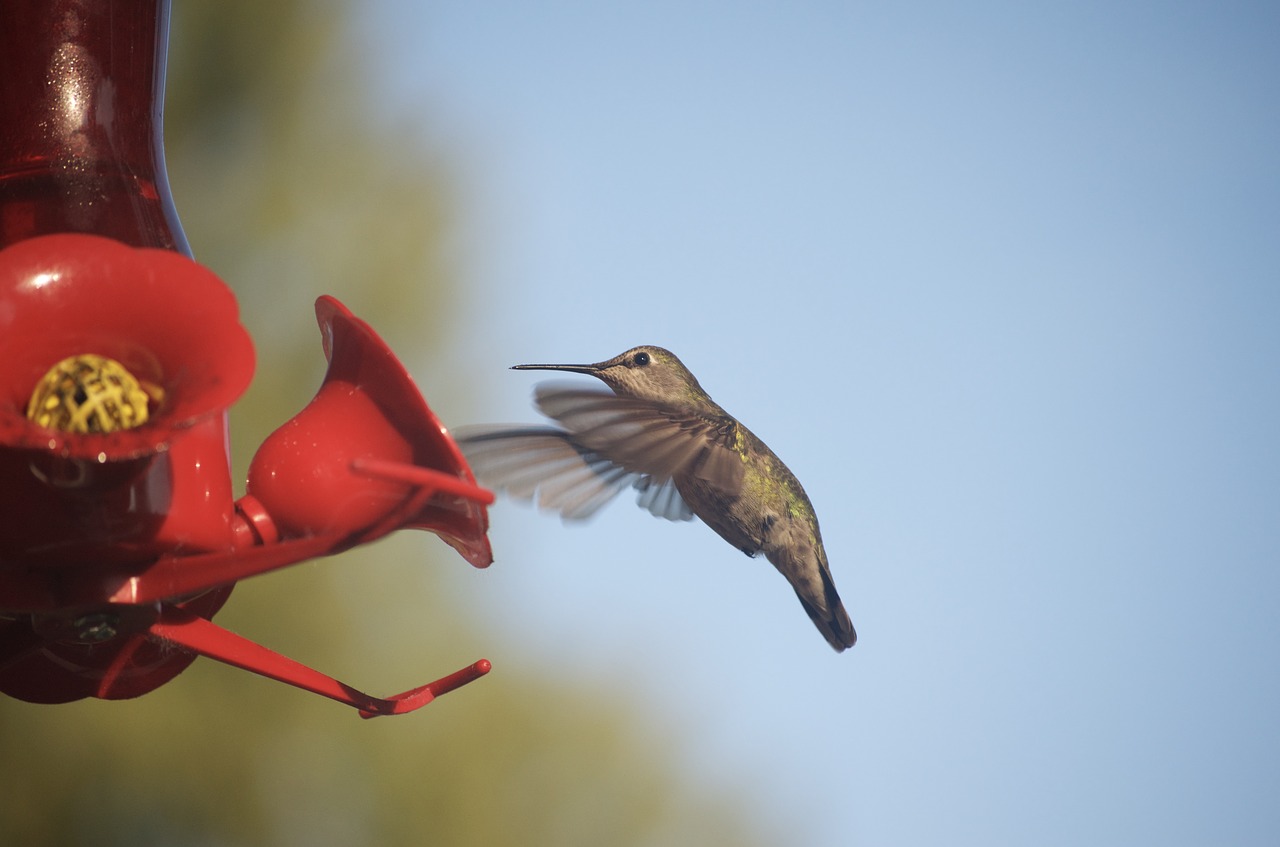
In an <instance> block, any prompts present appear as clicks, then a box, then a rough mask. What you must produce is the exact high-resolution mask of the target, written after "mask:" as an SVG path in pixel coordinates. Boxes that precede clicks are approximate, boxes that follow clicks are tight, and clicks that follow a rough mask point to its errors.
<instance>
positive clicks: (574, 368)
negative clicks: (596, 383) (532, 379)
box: [511, 365, 600, 374]
mask: <svg viewBox="0 0 1280 847" xmlns="http://www.w3.org/2000/svg"><path fill="white" fill-rule="evenodd" d="M511 370H513V371H571V372H573V373H576V374H595V373H596V372H598V371H599V370H600V366H599V365H512V366H511Z"/></svg>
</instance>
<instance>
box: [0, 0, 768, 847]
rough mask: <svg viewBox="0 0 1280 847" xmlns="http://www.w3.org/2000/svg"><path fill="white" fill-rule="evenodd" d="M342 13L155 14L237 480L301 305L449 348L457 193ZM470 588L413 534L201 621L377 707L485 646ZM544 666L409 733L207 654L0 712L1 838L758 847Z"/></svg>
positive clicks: (311, 347) (257, 590)
mask: <svg viewBox="0 0 1280 847" xmlns="http://www.w3.org/2000/svg"><path fill="white" fill-rule="evenodd" d="M355 8H356V4H354V3H351V4H346V3H338V2H325V1H324V0H281V1H280V2H275V3H268V4H262V3H255V2H251V0H236V2H220V1H219V0H177V2H176V3H175V8H174V10H173V18H172V33H171V41H170V51H169V73H168V93H167V98H166V140H167V144H166V147H167V151H168V167H169V174H170V178H171V181H172V184H173V190H174V195H175V198H176V201H177V204H178V209H179V212H180V214H181V217H182V220H183V224H184V227H185V229H186V232H187V236H188V238H189V239H190V242H191V244H192V247H193V249H194V251H195V253H196V256H197V258H198V259H199V260H200V261H202V262H203V263H205V264H207V265H209V266H210V267H212V268H213V269H214V270H215V271H217V272H218V273H219V274H220V275H221V276H222V278H223V279H225V280H226V281H227V282H228V283H229V284H231V286H232V287H233V288H235V290H236V292H237V295H238V296H239V298H240V303H241V310H242V319H243V321H244V323H245V325H246V326H247V327H248V329H249V331H250V333H251V334H252V335H253V338H254V341H255V344H256V347H257V351H258V369H257V373H256V376H255V378H254V382H253V385H252V387H251V388H250V390H249V392H248V393H247V394H246V396H245V397H244V398H243V399H242V400H241V401H240V402H239V403H238V404H237V405H236V406H235V408H234V409H233V410H232V425H231V429H232V433H233V444H232V455H233V459H234V467H235V475H236V478H237V479H239V480H243V478H244V473H245V468H246V466H247V463H248V460H249V459H250V458H251V456H252V454H253V451H254V449H255V448H256V446H257V445H258V444H259V443H261V441H262V439H263V438H264V437H265V436H266V435H267V434H269V433H270V432H271V431H272V430H273V429H275V427H277V426H279V425H280V424H281V423H283V422H284V421H285V420H287V419H288V418H289V417H291V416H292V415H293V414H295V413H296V412H297V411H298V410H299V409H301V408H302V406H304V405H305V404H306V403H307V402H308V401H309V400H310V398H311V396H312V395H313V394H314V392H315V390H316V388H317V387H318V386H319V383H320V379H321V377H322V375H323V372H324V357H323V354H322V351H321V347H320V338H319V333H318V331H317V330H316V325H315V321H314V315H313V313H312V311H311V309H312V303H313V301H314V299H315V297H316V296H318V295H319V294H323V293H331V294H334V295H336V296H337V297H339V299H341V300H343V301H344V302H345V303H346V304H347V305H348V306H349V307H350V308H351V309H352V310H353V311H354V312H355V313H356V314H357V315H359V316H360V317H362V318H364V319H366V320H368V321H369V322H370V323H371V324H372V325H373V326H375V327H377V328H378V330H379V331H380V333H381V334H382V335H383V336H384V338H386V339H387V341H388V342H389V343H390V345H391V346H392V348H393V349H395V350H396V351H397V353H398V354H400V356H401V358H402V359H403V360H404V361H405V362H406V363H408V364H409V365H410V369H411V370H414V367H413V364H414V363H415V362H421V361H424V360H426V359H428V358H432V357H434V358H435V359H436V360H443V359H444V358H445V357H447V356H448V350H449V347H450V339H451V337H454V336H451V332H457V331H458V330H451V329H450V321H449V320H448V318H449V317H450V315H451V313H452V312H453V311H454V310H455V308H456V305H457V302H458V292H459V288H460V286H462V285H464V284H465V280H464V277H463V274H462V273H460V272H459V271H458V269H455V268H453V267H451V266H450V263H449V260H448V258H447V255H448V251H447V248H446V239H447V235H448V232H449V228H450V227H451V226H453V224H454V222H453V221H452V219H451V214H450V210H451V208H453V207H454V205H455V202H454V201H455V197H456V196H457V195H456V192H458V191H460V190H461V188H460V187H459V186H457V185H454V184H451V182H450V179H449V175H448V161H447V158H448V156H447V154H441V153H438V152H433V151H431V149H430V147H429V145H427V144H426V143H425V142H424V141H423V139H422V138H421V137H420V136H419V134H418V133H416V132H415V125H418V126H419V127H420V124H417V121H416V120H406V121H405V122H404V125H395V126H388V125H386V120H385V119H382V120H381V122H380V119H379V118H378V117H377V116H376V115H374V114H372V113H371V111H370V110H369V109H368V108H367V107H366V106H365V96H364V94H363V92H365V91H366V90H367V87H368V86H369V85H371V84H373V83H372V82H371V81H370V80H369V79H366V78H364V77H363V76H362V74H361V71H360V69H361V67H362V62H361V56H362V52H361V51H362V50H367V49H370V47H369V45H360V44H358V43H356V42H355V41H354V39H353V37H352V36H351V34H350V32H351V30H350V29H349V28H348V27H347V26H346V24H347V23H348V22H349V20H350V16H351V15H353V14H355V11H354V10H355ZM437 372H438V373H441V374H444V373H448V372H449V371H447V370H446V369H443V368H441V369H439V370H438V371H437ZM453 373H454V374H455V375H454V376H452V377H450V379H452V382H450V383H448V384H431V385H426V384H422V386H421V387H422V388H423V391H424V394H425V395H426V396H427V398H428V400H429V401H430V402H431V403H432V405H433V406H434V407H436V409H437V411H440V409H441V408H442V407H446V408H449V409H451V410H454V411H455V412H456V411H457V410H459V409H461V410H463V411H465V410H466V409H467V408H468V401H467V392H468V386H467V384H466V381H465V380H466V378H465V375H464V374H463V373H461V372H458V371H454V372H453ZM420 384H421V380H420ZM446 420H448V417H447V416H446ZM504 558H505V559H506V560H508V561H510V560H511V559H518V557H513V556H509V555H508V556H507V557H504ZM524 564H526V565H529V566H534V565H536V563H533V562H527V563H524ZM484 576H485V572H482V571H475V570H473V569H471V568H470V567H469V566H467V565H466V564H465V563H464V562H463V561H462V560H461V559H460V558H459V557H458V556H456V555H455V554H454V553H453V552H452V551H451V550H449V549H448V548H447V547H445V545H444V544H443V543H441V542H439V541H438V540H436V539H435V538H433V537H431V536H428V535H424V534H417V533H414V534H410V533H401V534H399V535H397V536H395V537H393V538H391V539H388V540H385V541H383V542H381V543H379V544H377V545H374V547H373V548H372V549H369V550H357V551H352V552H349V553H345V554H343V555H341V556H338V557H335V558H332V559H326V560H321V561H319V562H314V563H307V564H303V565H300V566H297V567H295V568H292V569H289V570H286V571H284V572H280V573H276V574H272V575H268V576H265V577H260V578H257V579H254V580H250V581H248V582H245V583H242V584H241V585H240V586H239V587H238V588H237V589H236V591H235V593H234V594H233V595H232V597H231V600H230V601H229V603H228V605H227V607H226V608H225V609H224V610H223V611H222V612H221V613H220V614H219V616H218V619H217V620H218V622H219V623H220V624H222V625H224V626H227V627H228V628H230V629H232V630H235V631H237V632H240V633H243V634H244V635H246V636H248V637H250V638H253V639H255V640H257V641H260V642H261V643H263V644H265V645H267V646H269V647H271V648H273V649H276V650H279V651H281V652H283V653H285V654H287V655H290V656H293V657H295V658H297V659H299V660H301V661H303V662H306V663H308V664H311V665H313V666H315V667H317V668H319V669H321V670H324V671H325V672H327V673H331V674H333V675H335V676H337V677H338V678H340V679H343V680H345V681H348V682H350V683H352V684H353V685H356V686H358V687H361V688H364V689H365V690H368V691H370V692H371V693H375V694H390V693H393V692H396V691H400V690H403V689H405V688H408V687H411V686H412V685H417V684H420V683H422V682H425V681H427V680H429V679H434V678H435V677H437V676H440V675H442V674H444V673H447V672H450V671H453V670H455V669H457V668H459V667H462V666H463V665H466V664H469V663H470V662H472V661H474V660H475V659H476V658H479V657H481V656H486V655H489V656H491V657H492V656H493V654H495V653H500V652H501V648H502V644H501V642H500V641H499V640H498V639H497V638H496V637H495V636H494V635H493V634H492V633H491V632H488V631H487V630H488V629H489V627H488V623H487V621H486V614H487V613H488V612H490V611H492V610H488V609H486V608H485V606H484V592H483V589H484V586H483V581H484ZM495 614H496V613H495ZM587 635H588V634H587V633H584V637H586V636H587ZM508 637H509V636H508ZM571 671H572V669H569V668H555V667H516V666H513V665H512V664H504V663H502V661H501V660H500V659H497V660H496V661H495V671H494V673H492V674H490V675H489V676H488V677H486V678H485V679H483V680H481V681H479V682H477V683H475V684H473V685H472V686H470V687H467V688H464V689H461V690H459V691H457V692H455V693H453V694H451V695H449V696H447V697H445V698H442V699H441V700H440V701H438V702H436V703H433V704H432V705H430V706H428V707H427V708H426V709H425V710H423V711H421V712H418V713H417V714H415V715H412V716H408V717H402V718H383V719H380V720H376V721H369V722H366V721H362V720H360V719H359V718H358V717H357V716H356V715H355V713H354V712H353V711H351V710H349V709H347V708H346V707H343V706H340V705H337V704H334V703H331V702H329V701H327V700H324V699H321V698H318V697H315V696H313V695H310V694H306V693H303V692H300V691H297V690H294V689H290V688H286V687H284V686H281V685H278V684H275V683H271V682H268V681H266V680H263V679H260V678H257V677H254V676H251V675H249V674H246V673H243V672H240V671H237V670H234V669H231V668H228V667H225V666H223V665H220V664H218V663H216V662H212V661H209V660H200V661H198V662H196V664H195V665H193V666H192V667H191V668H190V669H189V670H188V671H187V672H186V673H184V674H183V675H182V676H180V677H179V678H178V679H176V680H175V681H173V682H172V683H170V684H168V685H167V686H164V687H162V688H160V689H159V690H157V691H155V692H153V693H151V694H149V695H147V696H145V697H142V698H140V699H138V700H133V701H123V702H103V701H97V700H86V701H81V702H79V703H73V704H68V705H65V706H34V705H29V704H26V703H20V702H17V701H14V700H10V699H7V698H6V699H0V759H2V760H3V762H4V777H3V790H0V843H4V844H88V843H92V844H94V845H99V847H106V845H114V844H122V845H123V844H128V845H148V844H157V845H158V844H163V845H185V844H190V845H238V844H278V845H289V844H299V845H302V844H305V845H316V844H368V843H382V844H399V843H414V844H450V845H468V844H476V845H481V844H483V845H494V844H521V845H538V844H548V845H552V844H554V845H560V847H564V845H575V844H582V845H601V844H610V845H626V844H637V845H658V844H662V845H678V844H744V845H745V844H759V843H765V842H768V841H770V840H777V839H776V838H773V839H771V838H770V837H769V834H761V832H760V831H759V826H760V822H759V815H756V814H753V813H752V812H750V811H749V810H748V809H747V808H746V807H747V802H748V801H747V799H746V798H745V797H743V796H741V792H740V790H739V789H737V788H735V787H717V786H710V785H706V784H702V783H700V782H698V781H697V779H696V777H695V776H694V775H693V774H691V773H690V772H688V771H687V770H683V769H682V765H683V763H682V762H681V760H680V756H679V748H680V737H679V735H678V733H674V732H673V731H672V730H670V729H669V728H668V727H665V726H664V725H663V722H662V721H661V719H660V718H659V717H653V716H650V715H642V714H640V712H639V709H638V707H637V706H635V705H633V704H631V703H629V702H628V694H629V693H630V692H627V691H626V690H619V689H615V688H613V687H611V686H606V685H604V684H601V683H600V682H598V681H597V682H588V681H586V680H582V679H578V680H575V679H574V678H573V676H572V675H571Z"/></svg>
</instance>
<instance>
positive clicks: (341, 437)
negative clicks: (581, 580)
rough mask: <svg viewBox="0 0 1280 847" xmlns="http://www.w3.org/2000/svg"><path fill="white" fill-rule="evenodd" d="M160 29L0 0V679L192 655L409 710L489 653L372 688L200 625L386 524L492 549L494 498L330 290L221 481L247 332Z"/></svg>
mask: <svg viewBox="0 0 1280 847" xmlns="http://www.w3.org/2000/svg"><path fill="white" fill-rule="evenodd" d="M167 31H168V4H167V2H164V0H116V2H113V3H100V2H88V1H87V0H60V1H59V2H50V0H13V2H6V3H5V4H4V5H3V7H0V248H3V249H0V692H3V693H5V694H8V695H10V696H12V697H16V698H19V699H22V700H27V701H30V702H35V703H61V702H67V701H71V700H77V699H82V698H85V697H98V698H102V699H122V698H129V697H137V696H139V695H142V694H145V693H147V692H149V691H152V690H154V689H155V688H157V687H159V686H161V685H163V684H164V683H166V682H168V681H169V680H171V679H172V678H173V677H175V676H176V675H178V674H179V673H181V672H182V671H183V670H184V669H185V668H186V667H187V666H189V665H190V664H191V663H192V662H193V661H194V660H195V659H196V658H197V657H198V656H207V657H209V658H212V659H217V660H218V661H221V662H225V663H227V664H230V665H234V666H236V667H240V668H243V669H245V670H249V671H252V672H254V673H257V674H260V675H262V676H266V677H270V678H272V679H276V680H279V681H281V682H285V683H287V684H289V685H293V686H296V687H298V688H303V689H305V690H308V691H312V692H314V693H316V694H320V695H322V696H325V697H329V698H331V699H333V700H337V701H339V702H342V703H346V704H347V705H350V706H353V707H355V708H356V709H358V710H359V711H360V713H361V715H363V716H365V717H374V716H377V715H389V714H401V713H405V712H409V711H413V710H414V709H417V708H420V707H422V706H424V705H426V704H427V703H429V702H431V700H432V699H434V698H435V697H437V696H440V695H441V694H443V693H446V692H448V691H451V690H453V689H455V688H457V687H459V686H461V685H464V684H466V683H468V682H471V681H473V680H475V679H477V678H479V677H480V676H482V675H484V674H485V673H487V672H488V670H489V663H488V662H487V661H486V660H483V659H482V660H480V661H477V662H475V663H473V664H471V665H469V666H468V667H465V668H463V669H461V670H459V671H457V672H455V673H452V674H449V675H447V676H445V677H442V678H441V679H438V680H435V681H434V682H431V683H428V684H426V685H422V686H419V687H417V688H414V689H412V690H410V691H406V692H404V693H402V694H398V695H395V696H392V697H386V698H379V697H373V696H371V695H368V694H365V693H363V692H361V691H358V690H356V689H355V688H352V687H351V686H349V685H346V684H344V683H342V682H339V681H338V680H336V679H333V678H332V677H329V676H327V675H325V674H323V673H320V672H319V671H316V670H314V669H312V668H309V667H306V666H305V665H302V664H300V663H298V662H295V661H293V660H291V659H289V658H287V657H285V656H282V655H280V654H278V653H275V652H273V651H271V650H269V649H267V648H265V647H263V646H260V645H258V644H255V643H254V642H252V641H249V640H248V639H245V638H243V637H241V636H238V635H236V634H234V633H232V632H229V631H228V630H226V629H224V628H222V627H220V626H218V625H217V624H215V623H213V620H212V619H213V616H214V614H215V613H216V612H217V611H218V610H219V609H220V608H221V607H222V605H223V604H224V603H225V602H226V600H227V598H228V596H229V594H230V593H231V590H232V587H233V586H234V585H235V583H236V582H237V581H238V580H241V579H244V578H246V577H249V576H254V575H257V574H262V573H266V572H268V571H271V570H275V569H277V568H281V567H285V566H287V565H291V564H294V563H297V562H301V561H304V560H306V559H311V558H315V557H318V556H327V555H331V554H334V553H339V552H341V551H343V550H346V549H348V548H350V547H353V546H356V545H360V544H365V543H368V542H371V541H374V540H376V539H378V538H381V537H382V536H384V535H387V534H388V533H390V532H393V531H395V530H397V529H401V528H416V529H425V530H429V531H431V532H434V533H436V534H437V535H439V536H440V537H441V538H442V539H444V540H445V541H446V542H447V543H449V544H450V545H451V546H452V547H453V548H454V549H455V550H457V551H458V552H459V553H460V554H461V555H462V557H463V558H464V559H466V561H468V562H469V563H471V564H472V565H474V566H475V567H481V568H482V567H486V566H487V565H488V564H489V563H490V562H491V561H492V555H491V553H490V550H489V543H488V538H487V535H486V533H487V529H488V517H487V513H486V510H485V506H486V505H487V504H489V503H491V502H492V501H493V496H492V494H491V493H489V492H488V491H486V490H485V489H483V488H480V487H479V486H477V485H476V483H475V478H474V476H473V475H472V473H471V471H470V469H469V468H468V467H467V464H466V462H465V460H464V459H463V457H462V454H461V452H460V451H459V450H458V447H457V445H456V444H454V442H453V440H452V438H450V436H449V433H448V431H447V430H446V429H445V428H444V426H443V425H441V423H440V422H439V421H438V420H437V419H436V417H435V415H434V414H433V413H432V412H431V409H430V408H429V407H428V406H427V404H426V401H425V400H423V398H422V395H421V394H420V393H419V392H418V389H417V388H416V386H415V385H414V383H413V380H412V379H411V378H410V376H409V375H408V373H407V372H406V371H405V369H404V367H403V365H401V363H400V362H399V361H398V360H397V358H396V356H395V354H394V353H392V352H391V350H390V349H389V348H388V347H387V346H386V344H385V343H383V341H382V339H380V338H379V337H378V335H377V333H375V332H374V331H373V329H372V328H371V327H369V325H368V324H366V323H365V322H363V321H361V320H360V319H358V318H356V317H355V316H354V315H352V314H351V312H349V311H348V310H347V309H346V308H345V307H344V306H343V305H342V304H341V303H339V302H338V301H337V300H335V299H333V298H331V297H321V298H320V299H319V300H318V301H317V302H316V317H317V320H318V322H319V325H320V333H321V340H322V344H323V348H324V354H325V356H326V358H327V359H328V363H329V367H328V371H327V373H326V375H325V378H324V382H323V384H322V386H321V388H320V390H319V392H318V393H317V394H316V396H315V398H314V399H313V400H312V401H311V403H310V404H309V405H307V407H306V408H304V409H303V410H302V411H301V412H299V413H298V414H297V415H296V416H294V418H293V419H291V420H290V421H288V422H287V423H285V424H284V425H283V426H281V427H280V428H279V429H278V430H276V432H275V433H273V434H272V435H271V436H270V437H269V438H268V439H267V440H266V441H265V442H264V443H263V444H262V446H261V447H260V448H259V449H258V451H257V453H256V454H255V456H254V458H253V461H252V463H251V465H250V471H249V479H248V483H247V486H246V494H245V495H244V496H243V497H241V498H239V499H238V500H237V499H235V498H234V495H233V493H232V485H231V469H230V456H229V448H228V444H227V408H228V406H229V405H230V404H231V403H232V402H234V401H235V400H236V399H237V398H238V397H239V396H240V394H241V393H242V392H243V391H244V390H245V388H246V387H247V386H248V384H249V381H250V380H251V378H252V376H253V369H254V352H253V345H252V342H251V340H250V338H249V336H248V334H247V332H246V331H245V329H244V327H243V326H241V324H240V321H239V309H238V306H237V304H236V300H235V297H234V295H233V294H232V293H231V291H230V289H229V288H227V286H226V285H225V284H223V282H222V281H221V280H219V279H218V278H217V276H215V275H214V274H213V273H212V272H210V271H209V270H208V269H206V268H204V267H203V266H201V265H199V264H197V263H196V262H194V261H193V260H192V259H191V258H189V248H188V247H187V243H186V239H185V237H184V236H183V234H182V230H181V227H180V225H179V223H178V218H177V215H176V213H175V212H174V209H173V203H172V199H171V197H170V194H169V189H168V184H167V180H166V176H165V172H164V164H163V152H162V145H161V137H160V120H159V111H160V106H161V103H162V100H163V80H164V60H165V48H166V40H167Z"/></svg>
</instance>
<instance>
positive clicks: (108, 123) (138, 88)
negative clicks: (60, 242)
mask: <svg viewBox="0 0 1280 847" xmlns="http://www.w3.org/2000/svg"><path fill="white" fill-rule="evenodd" d="M168 31H169V2H168V0H4V3H3V4H2V5H0V247H5V246H8V245H9V244H12V243H14V242H16V241H21V240H23V239H26V238H31V237H34V236H37V235H45V234H50V233H58V232H84V233H93V234H96V235H104V236H108V237H110V238H114V239H117V240H119V241H123V242H124V243H126V244H131V245H134V246H136V247H161V248H165V249H169V250H176V251H178V252H180V253H184V254H186V255H188V256H189V255H190V254H191V250H190V247H189V246H188V245H187V239H186V236H185V235H184V234H183V232H182V225H181V224H180V223H179V221H178V214H177V211H176V209H175V207H174V204H173V198H172V196H171V195H170V193H169V183H168V178H167V176H166V173H165V164H164V147H163V141H162V139H163V132H162V123H163V122H162V114H163V104H164V75H165V57H166V52H167V46H168Z"/></svg>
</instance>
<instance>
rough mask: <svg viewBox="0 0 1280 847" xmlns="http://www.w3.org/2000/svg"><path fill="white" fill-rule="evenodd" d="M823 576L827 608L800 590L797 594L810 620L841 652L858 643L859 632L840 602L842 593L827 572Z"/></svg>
mask: <svg viewBox="0 0 1280 847" xmlns="http://www.w3.org/2000/svg"><path fill="white" fill-rule="evenodd" d="M822 576H823V583H824V586H823V587H824V588H825V589H826V601H827V603H826V606H827V608H826V609H825V610H823V609H819V608H818V607H817V606H815V605H813V604H812V603H810V602H809V601H808V600H806V599H805V596H804V595H803V594H801V593H800V592H799V590H797V591H796V596H797V597H799V598H800V605H802V606H804V610H805V611H806V612H808V613H809V620H811V621H813V625H814V626H816V627H817V628H818V632H821V633H822V636H823V637H824V638H826V639H827V643H828V644H830V645H831V646H832V647H833V648H834V649H835V651H836V652H837V653H839V652H842V651H843V650H845V649H846V648H849V647H852V646H853V645H854V644H857V643H858V633H857V632H856V631H854V628H853V621H851V620H849V613H848V612H846V611H845V610H844V604H843V603H841V602H840V595H839V594H837V593H836V586H835V583H833V582H832V581H831V576H830V575H829V574H826V573H823V575H822Z"/></svg>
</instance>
